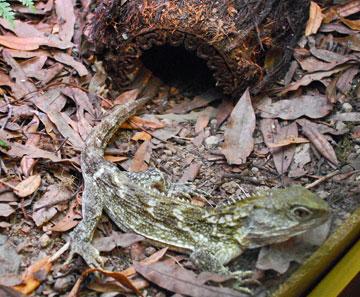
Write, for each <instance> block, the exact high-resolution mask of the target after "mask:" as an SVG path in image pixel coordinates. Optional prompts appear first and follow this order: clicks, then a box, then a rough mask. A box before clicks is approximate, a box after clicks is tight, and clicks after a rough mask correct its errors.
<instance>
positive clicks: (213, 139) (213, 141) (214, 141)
mask: <svg viewBox="0 0 360 297" xmlns="http://www.w3.org/2000/svg"><path fill="white" fill-rule="evenodd" d="M219 142H220V139H219V138H218V137H217V136H215V135H213V136H209V137H207V138H206V139H205V145H206V146H207V147H208V148H212V149H214V148H216V147H217V146H218V144H219Z"/></svg>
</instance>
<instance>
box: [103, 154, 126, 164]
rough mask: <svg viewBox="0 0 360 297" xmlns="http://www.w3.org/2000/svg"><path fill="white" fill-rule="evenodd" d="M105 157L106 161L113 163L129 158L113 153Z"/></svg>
mask: <svg viewBox="0 0 360 297" xmlns="http://www.w3.org/2000/svg"><path fill="white" fill-rule="evenodd" d="M104 159H105V160H106V161H109V162H112V163H117V162H122V161H125V160H127V159H128V157H125V156H112V155H105V156H104Z"/></svg>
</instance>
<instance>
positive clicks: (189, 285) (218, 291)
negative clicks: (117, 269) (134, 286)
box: [134, 262, 248, 297]
mask: <svg viewBox="0 0 360 297" xmlns="http://www.w3.org/2000/svg"><path fill="white" fill-rule="evenodd" d="M134 267H135V269H136V271H137V272H138V273H140V274H141V275H142V276H144V277H145V278H146V279H148V280H149V281H151V282H153V283H155V284H156V285H158V286H160V287H162V288H164V289H166V290H169V291H171V292H174V293H178V294H183V295H186V296H192V297H203V296H206V297H219V296H223V297H235V296H236V297H245V296H248V295H246V294H242V293H240V292H239V291H235V290H233V289H230V288H221V287H213V286H208V285H204V284H201V283H200V282H199V280H198V278H197V275H196V274H195V273H194V272H192V271H190V270H186V269H184V268H182V267H180V266H178V265H177V264H176V265H175V264H172V265H169V264H168V263H162V262H159V263H154V264H151V265H142V264H140V263H134Z"/></svg>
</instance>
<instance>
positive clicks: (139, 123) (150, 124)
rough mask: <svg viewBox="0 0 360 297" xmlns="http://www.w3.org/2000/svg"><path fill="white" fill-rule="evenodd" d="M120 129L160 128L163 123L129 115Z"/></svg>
mask: <svg viewBox="0 0 360 297" xmlns="http://www.w3.org/2000/svg"><path fill="white" fill-rule="evenodd" d="M121 128H122V129H139V128H142V129H161V128H164V124H163V123H161V122H159V121H152V120H147V119H143V118H140V117H138V116H133V117H131V118H130V119H129V120H128V121H127V122H125V123H124V124H122V125H121Z"/></svg>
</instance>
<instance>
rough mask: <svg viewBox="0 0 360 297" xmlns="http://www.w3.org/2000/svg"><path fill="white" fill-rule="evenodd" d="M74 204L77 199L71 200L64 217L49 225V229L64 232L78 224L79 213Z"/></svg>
mask: <svg viewBox="0 0 360 297" xmlns="http://www.w3.org/2000/svg"><path fill="white" fill-rule="evenodd" d="M76 206H77V201H76V200H74V201H72V202H71V205H70V207H69V210H68V212H67V213H66V215H65V217H64V218H62V219H61V220H60V221H59V222H57V223H56V224H55V225H54V226H53V227H51V228H50V230H51V231H55V232H66V231H68V230H70V229H72V228H74V227H75V226H76V225H77V224H79V222H80V220H81V215H80V214H79V212H77V211H76Z"/></svg>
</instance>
